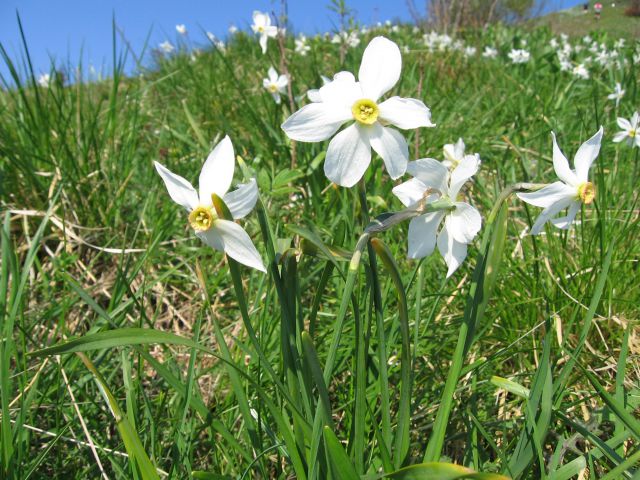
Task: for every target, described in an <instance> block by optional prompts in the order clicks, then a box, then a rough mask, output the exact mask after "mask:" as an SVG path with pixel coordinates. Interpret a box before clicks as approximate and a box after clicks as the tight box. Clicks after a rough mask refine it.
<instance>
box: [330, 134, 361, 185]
mask: <svg viewBox="0 0 640 480" xmlns="http://www.w3.org/2000/svg"><path fill="white" fill-rule="evenodd" d="M369 163H371V145H370V143H369V137H368V135H367V134H366V132H363V131H362V129H361V128H359V127H358V125H357V124H355V123H354V124H353V125H351V126H350V127H347V128H345V129H344V130H343V131H341V132H340V133H338V134H337V135H336V136H335V137H333V139H332V140H331V142H330V143H329V147H328V148H327V156H326V158H325V160H324V173H325V175H326V176H327V178H328V179H329V180H331V181H332V182H334V183H336V184H338V185H340V186H342V187H352V186H354V185H355V184H356V183H357V182H358V180H360V179H361V178H362V175H364V172H365V170H366V169H367V167H368V166H369Z"/></svg>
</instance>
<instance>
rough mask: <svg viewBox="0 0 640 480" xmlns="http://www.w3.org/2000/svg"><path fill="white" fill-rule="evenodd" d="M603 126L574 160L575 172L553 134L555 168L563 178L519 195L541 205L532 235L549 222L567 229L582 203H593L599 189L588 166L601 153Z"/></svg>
mask: <svg viewBox="0 0 640 480" xmlns="http://www.w3.org/2000/svg"><path fill="white" fill-rule="evenodd" d="M602 134H603V129H602V127H600V130H598V131H597V132H596V134H595V135H594V136H593V137H591V138H590V139H589V140H587V141H586V142H584V143H583V144H582V145H581V146H580V148H579V149H578V151H577V152H576V156H575V157H574V159H573V164H574V166H575V171H574V170H571V168H570V167H569V161H568V160H567V157H565V156H564V154H563V153H562V151H561V150H560V148H559V147H558V142H556V136H555V134H554V133H553V132H552V133H551V136H552V137H553V169H554V170H555V172H556V175H558V178H559V179H560V181H558V182H554V183H552V184H550V185H547V186H546V187H543V188H541V189H540V190H538V191H536V192H531V193H518V194H517V195H518V198H520V200H523V201H524V202H527V203H529V204H531V205H535V206H536V207H541V208H543V209H544V210H542V213H541V214H540V216H539V217H538V219H537V220H536V221H535V223H534V224H533V226H532V227H531V235H537V234H538V233H540V232H541V231H542V227H544V224H545V223H547V222H548V221H551V223H552V224H553V225H554V226H556V227H558V228H562V229H568V228H569V227H570V226H571V224H572V223H573V220H574V219H575V218H576V215H577V214H578V211H579V210H580V207H581V205H582V204H583V203H584V204H585V205H588V204H590V203H591V202H593V200H594V198H595V195H596V190H595V186H594V185H593V183H591V182H590V181H589V168H591V165H592V164H593V162H594V160H595V159H596V157H597V156H598V153H599V152H600V143H601V142H602ZM565 208H569V210H568V212H567V214H566V215H565V216H564V217H559V218H553V217H555V216H556V215H557V214H559V213H560V212H561V211H562V210H564V209H565Z"/></svg>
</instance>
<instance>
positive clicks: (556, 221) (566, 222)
mask: <svg viewBox="0 0 640 480" xmlns="http://www.w3.org/2000/svg"><path fill="white" fill-rule="evenodd" d="M581 206H582V202H580V201H578V200H576V201H574V202H573V203H572V204H571V205H569V211H568V212H567V215H566V216H565V217H558V218H552V219H551V223H553V225H555V226H556V227H558V228H561V229H562V230H567V229H568V228H569V227H570V226H571V224H572V223H573V221H574V220H575V218H576V215H577V214H578V212H579V211H580V207H581Z"/></svg>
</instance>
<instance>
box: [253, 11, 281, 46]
mask: <svg viewBox="0 0 640 480" xmlns="http://www.w3.org/2000/svg"><path fill="white" fill-rule="evenodd" d="M251 29H252V30H253V33H257V34H258V35H260V47H261V48H262V53H267V40H268V39H269V37H271V38H275V37H276V36H277V35H278V28H277V27H276V26H275V25H271V17H270V16H269V14H268V13H263V12H259V11H258V10H255V11H254V12H253V25H251Z"/></svg>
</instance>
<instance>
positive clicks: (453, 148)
mask: <svg viewBox="0 0 640 480" xmlns="http://www.w3.org/2000/svg"><path fill="white" fill-rule="evenodd" d="M464 149H465V145H464V141H463V140H462V138H459V139H458V141H457V142H456V143H455V144H453V143H447V144H446V145H445V146H444V147H442V153H443V154H444V160H443V161H442V164H443V165H444V166H445V167H447V168H456V167H457V166H458V164H459V163H460V162H461V161H462V159H463V158H464Z"/></svg>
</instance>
